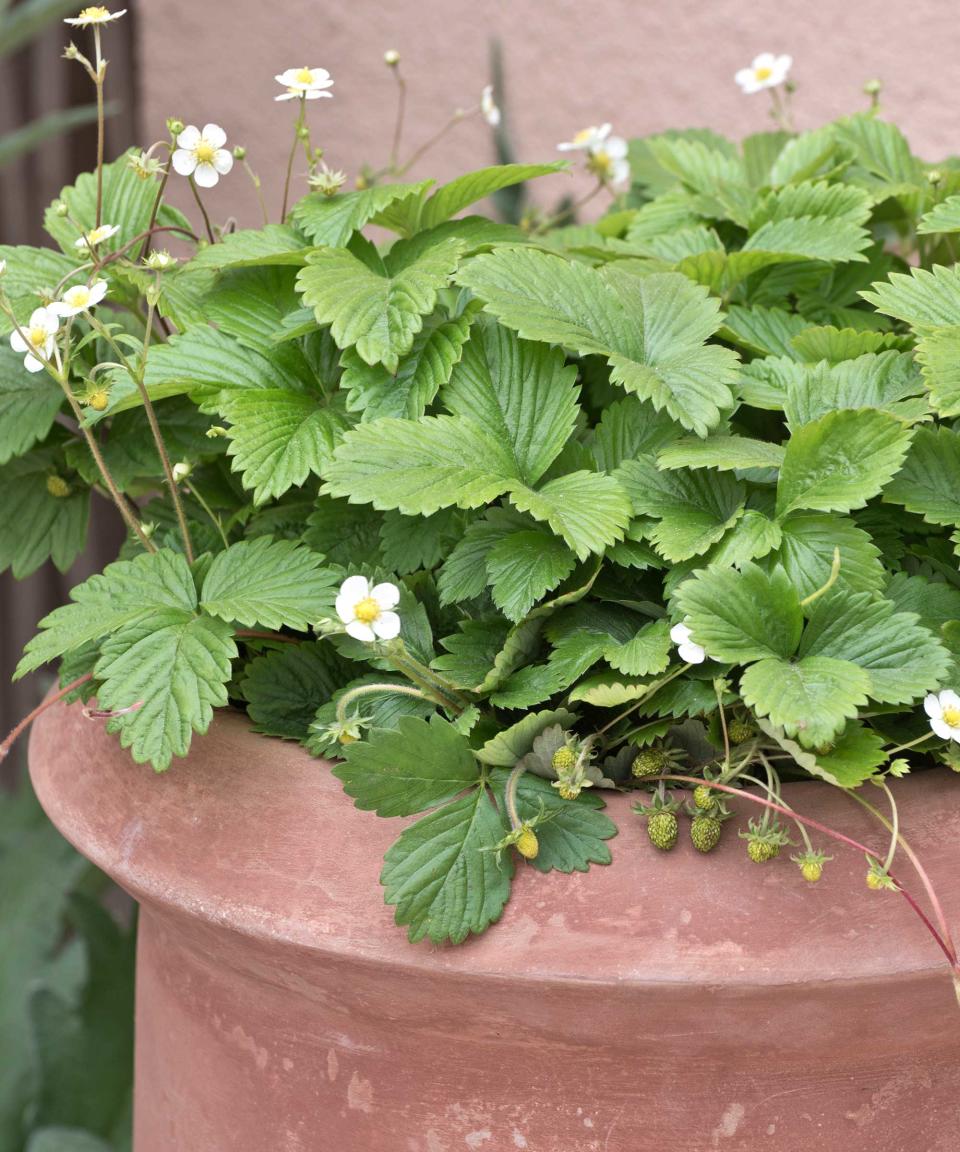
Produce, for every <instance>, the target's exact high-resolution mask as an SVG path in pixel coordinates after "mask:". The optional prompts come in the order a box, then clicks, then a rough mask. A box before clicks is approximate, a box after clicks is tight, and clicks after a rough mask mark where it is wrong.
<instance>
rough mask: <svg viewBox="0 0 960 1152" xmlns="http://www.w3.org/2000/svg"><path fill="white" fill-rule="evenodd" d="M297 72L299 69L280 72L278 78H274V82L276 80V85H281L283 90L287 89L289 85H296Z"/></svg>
mask: <svg viewBox="0 0 960 1152" xmlns="http://www.w3.org/2000/svg"><path fill="white" fill-rule="evenodd" d="M299 71H300V69H299V68H288V69H287V70H286V72H281V73H280V75H279V76H274V80H276V82H277V83H278V84H282V85H283V86H284V87H285V88H289V87H290V85H291V84H295V83H296V80H297V73H298V72H299ZM278 99H279V97H278Z"/></svg>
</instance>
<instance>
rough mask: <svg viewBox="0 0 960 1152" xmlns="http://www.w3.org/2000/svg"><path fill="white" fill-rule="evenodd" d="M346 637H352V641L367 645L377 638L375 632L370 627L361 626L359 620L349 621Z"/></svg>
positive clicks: (366, 625) (367, 625)
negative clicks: (359, 641)
mask: <svg viewBox="0 0 960 1152" xmlns="http://www.w3.org/2000/svg"><path fill="white" fill-rule="evenodd" d="M347 635H348V636H352V637H353V638H354V640H364V641H366V643H367V644H370V643H372V642H373V641H374V640H376V638H377V634H376V632H374V630H373V629H372V628H371V627H370V625H369V624H361V623H360V621H359V620H351V621H350V623H349V624H348V625H347Z"/></svg>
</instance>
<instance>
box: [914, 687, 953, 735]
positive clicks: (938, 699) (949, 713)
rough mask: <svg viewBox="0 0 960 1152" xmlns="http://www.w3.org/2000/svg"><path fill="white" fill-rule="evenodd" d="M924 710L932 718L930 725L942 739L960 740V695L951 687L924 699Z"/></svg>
mask: <svg viewBox="0 0 960 1152" xmlns="http://www.w3.org/2000/svg"><path fill="white" fill-rule="evenodd" d="M923 710H924V712H926V714H927V716H928V717H929V718H930V727H931V728H932V729H933V731H934V732H935V733H936V734H937V735H938V736H939V737H940V738H941V740H956V741H958V742H960V696H958V695H957V694H956V692H954V691H952V690H951V689H950V688H946V689H944V691H943V692H937V693H932V692H931V694H930V695H929V696H928V697H927V698H926V699H925V700H924V702H923Z"/></svg>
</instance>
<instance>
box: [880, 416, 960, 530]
mask: <svg viewBox="0 0 960 1152" xmlns="http://www.w3.org/2000/svg"><path fill="white" fill-rule="evenodd" d="M883 498H884V500H885V501H887V502H888V503H890V504H902V505H903V506H904V508H906V509H908V510H909V511H910V512H916V513H917V514H918V515H920V516H922V517H923V518H924V520H926V521H927V523H929V524H960V436H958V435H957V433H956V432H953V431H951V430H950V429H949V428H942V427H941V428H937V429H932V428H918V429H917V430H916V434H915V436H914V440H913V444H912V445H911V447H910V452H909V453H908V455H907V459H906V462H905V464H904V465H903V467H902V468H901V469H900V471H899V472H898V473H897V475H896V476H895V477H894V479H893V481H892V483H890V484H888V485H887V486H886V488H885V489H884V492H883Z"/></svg>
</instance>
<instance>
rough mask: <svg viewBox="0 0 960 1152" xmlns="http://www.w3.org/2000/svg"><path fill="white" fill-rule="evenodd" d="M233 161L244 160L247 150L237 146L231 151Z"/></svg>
mask: <svg viewBox="0 0 960 1152" xmlns="http://www.w3.org/2000/svg"><path fill="white" fill-rule="evenodd" d="M233 158H234V160H246V158H247V150H246V148H244V147H243V146H242V145H241V144H238V145H237V146H236V148H234V150H233Z"/></svg>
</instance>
